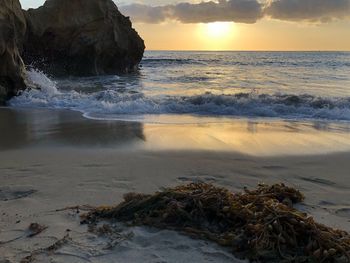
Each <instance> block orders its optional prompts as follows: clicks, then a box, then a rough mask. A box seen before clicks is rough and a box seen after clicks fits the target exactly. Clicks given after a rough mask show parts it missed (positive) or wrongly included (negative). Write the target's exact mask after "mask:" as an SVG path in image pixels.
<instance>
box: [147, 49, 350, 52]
mask: <svg viewBox="0 0 350 263" xmlns="http://www.w3.org/2000/svg"><path fill="white" fill-rule="evenodd" d="M145 51H172V52H174V51H175V52H176V51H179V52H350V49H349V50H333V49H323V50H322V49H320V50H318V49H310V50H268V49H266V50H265V49H261V50H260V49H257V50H253V49H252V50H244V49H241V50H240V49H222V50H214V49H145Z"/></svg>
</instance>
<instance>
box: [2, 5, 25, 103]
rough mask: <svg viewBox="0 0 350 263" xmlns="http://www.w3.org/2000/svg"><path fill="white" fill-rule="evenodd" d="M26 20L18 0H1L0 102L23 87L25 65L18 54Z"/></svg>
mask: <svg viewBox="0 0 350 263" xmlns="http://www.w3.org/2000/svg"><path fill="white" fill-rule="evenodd" d="M25 32H26V21H25V18H24V15H23V12H22V9H21V5H20V3H19V1H18V0H1V7H0V104H2V103H4V101H5V100H6V99H8V98H10V97H11V96H13V95H15V94H16V93H17V92H18V91H19V90H22V89H25V87H26V85H25V67H24V64H23V61H22V59H21V56H20V52H21V50H22V48H21V47H22V44H23V39H24V35H25Z"/></svg>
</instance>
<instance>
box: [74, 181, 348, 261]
mask: <svg viewBox="0 0 350 263" xmlns="http://www.w3.org/2000/svg"><path fill="white" fill-rule="evenodd" d="M303 200H304V196H303V195H302V194H301V193H300V192H299V191H298V190H296V189H294V188H291V187H287V186H285V185H284V184H275V185H272V186H268V185H263V184H260V185H259V186H258V187H257V188H256V189H255V190H251V191H250V190H248V189H245V190H244V192H242V193H232V192H230V191H229V190H227V189H225V188H222V187H216V186H214V185H212V184H205V183H192V184H188V185H183V186H178V187H175V188H167V189H165V190H163V191H160V192H156V193H155V194H153V195H145V194H137V193H129V194H126V195H125V196H124V202H122V203H121V204H119V205H117V206H115V207H98V208H94V209H92V210H91V211H90V212H88V213H86V214H84V215H82V216H81V219H82V221H81V223H83V224H88V225H89V227H90V228H91V229H93V228H94V227H92V226H94V225H97V224H98V223H99V222H101V221H106V220H113V221H121V222H125V223H128V224H130V225H146V226H152V227H157V228H161V229H171V230H176V231H180V232H181V233H184V234H187V235H189V236H191V237H193V238H201V239H208V240H212V241H214V242H216V243H218V244H220V245H223V246H228V247H231V248H232V252H233V254H234V255H235V256H237V257H239V258H244V259H249V260H250V261H251V262H350V257H349V253H350V235H349V234H348V233H347V232H345V231H341V230H337V229H333V228H331V227H327V226H325V225H322V224H319V223H317V222H315V220H314V219H313V218H312V217H311V216H308V215H307V214H306V213H303V212H301V211H299V210H297V209H296V208H294V207H293V204H296V203H300V202H302V201H303Z"/></svg>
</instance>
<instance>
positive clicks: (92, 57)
mask: <svg viewBox="0 0 350 263" xmlns="http://www.w3.org/2000/svg"><path fill="white" fill-rule="evenodd" d="M25 13H26V19H27V22H28V30H27V39H26V42H25V44H24V53H23V58H24V61H25V63H26V64H32V65H34V66H35V67H36V68H38V69H40V70H43V71H44V72H48V73H51V74H54V75H67V74H68V75H100V74H115V73H120V72H129V71H133V70H134V69H135V67H137V65H138V63H139V62H140V60H141V59H142V56H143V52H144V49H145V46H144V42H143V40H142V39H141V38H140V36H139V35H138V34H137V32H136V31H135V30H134V29H132V26H131V22H130V20H129V18H127V17H125V16H123V15H122V14H121V13H120V12H119V11H118V8H117V6H116V5H115V4H114V2H113V1H111V0H47V1H46V3H45V4H44V5H43V6H42V7H39V8H38V9H30V10H28V11H26V12H25Z"/></svg>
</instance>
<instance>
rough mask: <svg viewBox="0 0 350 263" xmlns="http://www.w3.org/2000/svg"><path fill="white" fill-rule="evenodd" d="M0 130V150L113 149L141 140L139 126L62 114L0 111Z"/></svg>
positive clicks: (141, 126) (24, 110) (27, 110)
mask: <svg viewBox="0 0 350 263" xmlns="http://www.w3.org/2000/svg"><path fill="white" fill-rule="evenodd" d="M0 130H1V137H0V149H16V148H24V147H28V146H40V145H57V144H58V145H66V146H88V147H91V146H104V147H114V146H117V145H124V144H132V143H135V142H138V141H143V140H144V139H145V137H144V135H143V125H142V124H141V123H134V122H133V123H131V122H116V121H93V120H89V119H86V118H83V117H82V116H81V114H80V113H77V112H72V111H62V110H45V109H11V108H2V109H0Z"/></svg>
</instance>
